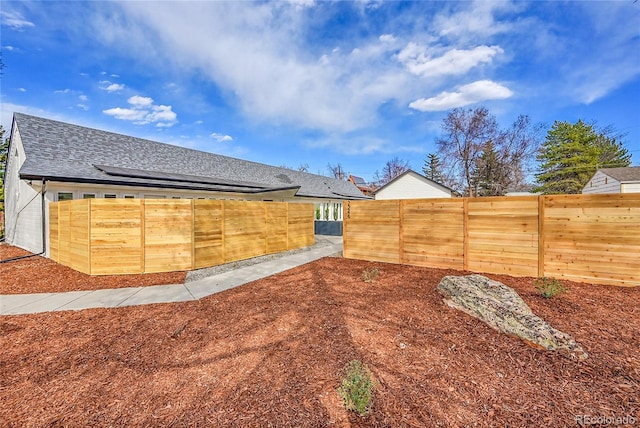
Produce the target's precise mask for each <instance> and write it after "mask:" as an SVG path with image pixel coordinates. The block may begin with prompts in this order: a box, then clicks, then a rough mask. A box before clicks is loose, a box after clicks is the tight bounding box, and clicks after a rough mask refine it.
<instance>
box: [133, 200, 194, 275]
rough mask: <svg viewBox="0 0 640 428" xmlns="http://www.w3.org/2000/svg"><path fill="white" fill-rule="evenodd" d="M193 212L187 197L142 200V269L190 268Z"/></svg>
mask: <svg viewBox="0 0 640 428" xmlns="http://www.w3.org/2000/svg"><path fill="white" fill-rule="evenodd" d="M192 215H193V213H192V210H191V201H190V200H188V199H176V200H162V199H146V200H145V201H144V270H145V272H167V271H177V270H189V269H191V266H192V264H193V262H192V254H191V248H192V244H191V238H192V233H191V227H192V220H191V216H192Z"/></svg>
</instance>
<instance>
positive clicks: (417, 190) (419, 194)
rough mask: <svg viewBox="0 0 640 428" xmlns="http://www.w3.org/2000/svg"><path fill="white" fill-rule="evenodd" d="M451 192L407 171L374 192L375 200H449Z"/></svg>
mask: <svg viewBox="0 0 640 428" xmlns="http://www.w3.org/2000/svg"><path fill="white" fill-rule="evenodd" d="M450 197H451V190H449V189H447V188H446V187H444V186H441V185H439V184H438V183H436V182H434V181H431V180H429V179H428V178H426V177H423V176H421V175H420V174H418V173H416V172H413V171H408V172H406V173H404V174H403V175H401V176H399V177H397V178H395V179H394V180H392V181H391V182H389V183H388V184H386V185H385V186H383V187H381V188H380V189H378V190H377V191H376V194H375V199H376V200H385V199H425V198H450Z"/></svg>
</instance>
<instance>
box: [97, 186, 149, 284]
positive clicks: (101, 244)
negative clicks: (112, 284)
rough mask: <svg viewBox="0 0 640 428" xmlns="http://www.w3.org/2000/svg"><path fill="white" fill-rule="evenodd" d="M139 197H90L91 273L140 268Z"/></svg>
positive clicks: (139, 271)
mask: <svg viewBox="0 0 640 428" xmlns="http://www.w3.org/2000/svg"><path fill="white" fill-rule="evenodd" d="M142 204H143V201H142V200H141V199H92V200H91V274H92V275H109V274H137V273H142V272H144V256H143V247H144V240H143V236H142V230H143V211H142V207H143V205H142Z"/></svg>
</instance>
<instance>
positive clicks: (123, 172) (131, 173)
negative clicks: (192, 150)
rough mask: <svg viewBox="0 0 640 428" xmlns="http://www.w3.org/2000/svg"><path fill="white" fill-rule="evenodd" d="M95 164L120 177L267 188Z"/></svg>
mask: <svg viewBox="0 0 640 428" xmlns="http://www.w3.org/2000/svg"><path fill="white" fill-rule="evenodd" d="M93 166H94V167H95V168H97V169H99V170H100V171H103V172H105V173H107V174H109V175H115V176H119V177H132V178H146V179H152V180H164V181H181V182H185V183H201V184H216V185H219V186H229V187H238V186H242V187H248V188H253V189H264V188H266V186H261V185H259V184H255V183H247V182H241V181H231V180H223V179H219V178H213V177H202V176H199V175H188V174H176V173H173V172H162V171H147V170H142V169H133V168H122V167H118V166H109V165H95V164H94V165H93Z"/></svg>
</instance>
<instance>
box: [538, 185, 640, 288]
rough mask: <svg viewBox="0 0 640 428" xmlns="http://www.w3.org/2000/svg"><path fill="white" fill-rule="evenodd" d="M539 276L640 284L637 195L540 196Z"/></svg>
mask: <svg viewBox="0 0 640 428" xmlns="http://www.w3.org/2000/svg"><path fill="white" fill-rule="evenodd" d="M542 203H543V204H544V208H543V209H544V226H543V230H544V236H543V242H544V275H545V276H552V277H556V278H566V279H569V280H574V281H589V282H595V283H600V284H613V285H627V286H638V285H640V194H610V195H554V196H544V197H543V198H542Z"/></svg>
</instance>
